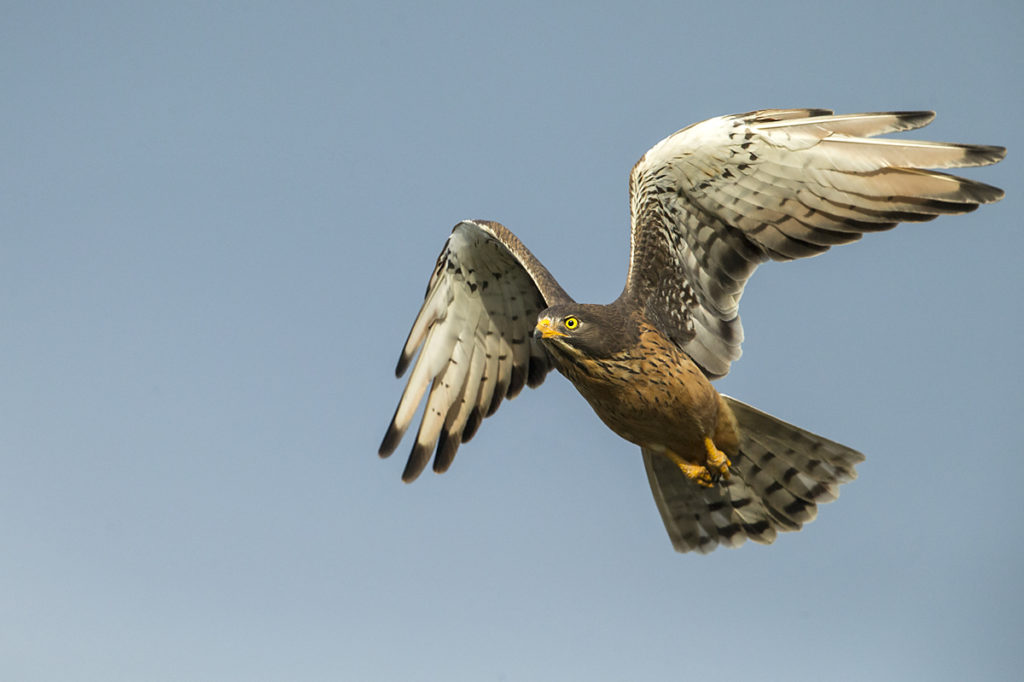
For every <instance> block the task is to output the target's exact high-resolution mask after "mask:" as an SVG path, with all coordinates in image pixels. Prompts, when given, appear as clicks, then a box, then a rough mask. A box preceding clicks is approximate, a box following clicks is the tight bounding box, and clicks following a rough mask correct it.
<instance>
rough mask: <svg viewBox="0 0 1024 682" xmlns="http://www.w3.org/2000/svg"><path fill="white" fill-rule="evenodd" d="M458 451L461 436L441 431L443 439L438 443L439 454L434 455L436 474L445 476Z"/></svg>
mask: <svg viewBox="0 0 1024 682" xmlns="http://www.w3.org/2000/svg"><path fill="white" fill-rule="evenodd" d="M458 449H459V434H457V433H452V434H449V433H448V431H441V438H440V440H438V441H437V452H436V453H435V454H434V473H438V474H443V473H444V472H446V471H448V467H450V466H451V465H452V462H453V461H454V460H455V453H456V451H457V450H458Z"/></svg>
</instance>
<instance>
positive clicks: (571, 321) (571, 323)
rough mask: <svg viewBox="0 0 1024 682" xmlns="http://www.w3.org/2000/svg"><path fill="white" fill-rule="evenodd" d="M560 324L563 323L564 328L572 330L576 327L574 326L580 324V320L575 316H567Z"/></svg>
mask: <svg viewBox="0 0 1024 682" xmlns="http://www.w3.org/2000/svg"><path fill="white" fill-rule="evenodd" d="M562 324H564V325H565V328H566V329H568V330H569V331H572V330H573V329H576V327H578V326H580V321H579V320H577V319H576V318H575V317H567V318H565V319H564V320H562Z"/></svg>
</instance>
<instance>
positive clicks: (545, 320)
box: [533, 317, 568, 339]
mask: <svg viewBox="0 0 1024 682" xmlns="http://www.w3.org/2000/svg"><path fill="white" fill-rule="evenodd" d="M553 336H568V334H564V333H562V332H560V331H558V330H557V329H555V328H554V327H553V326H552V323H551V318H550V317H542V318H541V319H540V320H538V321H537V326H536V327H534V328H533V338H535V339H550V338H551V337H553Z"/></svg>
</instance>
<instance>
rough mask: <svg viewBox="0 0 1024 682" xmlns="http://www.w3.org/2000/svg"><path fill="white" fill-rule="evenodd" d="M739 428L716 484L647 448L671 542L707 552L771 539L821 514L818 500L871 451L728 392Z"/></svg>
mask: <svg viewBox="0 0 1024 682" xmlns="http://www.w3.org/2000/svg"><path fill="white" fill-rule="evenodd" d="M722 398H723V399H724V400H725V402H726V404H727V405H728V406H729V407H730V408H731V409H732V411H733V414H734V415H735V416H736V420H737V422H738V423H739V429H740V434H741V435H740V448H739V453H738V454H737V455H735V456H733V457H732V466H731V468H730V471H731V475H730V476H729V477H728V478H723V479H721V480H719V481H718V482H717V483H716V484H714V485H713V486H712V487H710V488H708V487H703V486H701V485H698V484H697V483H695V482H694V481H692V480H690V479H688V478H687V477H686V476H685V475H684V474H683V473H682V472H681V471H680V470H679V468H678V467H677V466H676V465H675V464H674V463H673V462H672V461H671V460H670V459H669V458H667V457H665V456H662V455H659V454H657V453H655V452H653V451H650V450H647V449H644V450H643V455H644V465H645V466H646V467H647V476H648V480H649V481H650V484H651V491H652V492H653V493H654V500H655V502H656V503H657V505H658V511H660V512H661V517H662V520H663V521H664V522H665V528H666V530H668V534H669V537H670V538H671V539H672V545H673V546H674V547H675V548H676V550H677V551H679V552H691V551H696V552H700V553H701V554H706V553H708V552H710V551H712V550H713V549H715V548H716V547H717V546H718V545H723V546H725V547H739V546H740V545H742V544H743V543H744V542H746V541H747V539H748V538H749V539H750V540H753V541H754V542H759V543H762V544H769V543H771V542H773V541H774V540H775V536H776V535H777V534H778V533H780V532H783V531H791V530H800V528H801V527H802V526H803V525H804V524H805V523H809V522H811V521H813V520H814V517H815V516H817V513H818V506H817V505H818V504H823V503H825V502H831V501H832V500H834V499H836V498H837V497H839V486H840V485H841V484H843V483H846V482H848V481H852V480H853V479H855V478H856V477H857V472H856V471H855V470H854V467H855V466H856V465H857V464H858V463H859V462H862V461H864V455H862V454H861V453H859V452H857V451H856V450H852V449H850V448H848V447H846V446H845V445H840V444H839V443H836V442H834V441H831V440H828V439H827V438H823V437H821V436H818V435H816V434H813V433H811V432H809V431H805V430H804V429H801V428H799V427H796V426H793V425H792V424H787V423H786V422H784V421H782V420H780V419H776V418H775V417H772V416H771V415H769V414H765V413H764V412H761V411H760V410H757V409H755V408H753V407H751V406H750V405H747V404H745V403H742V402H740V401H738V400H735V399H733V398H730V397H729V396H722Z"/></svg>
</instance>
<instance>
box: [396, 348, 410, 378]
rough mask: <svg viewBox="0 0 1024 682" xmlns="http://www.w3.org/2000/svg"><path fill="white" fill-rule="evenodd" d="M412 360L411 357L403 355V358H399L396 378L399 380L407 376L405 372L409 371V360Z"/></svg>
mask: <svg viewBox="0 0 1024 682" xmlns="http://www.w3.org/2000/svg"><path fill="white" fill-rule="evenodd" d="M411 359H412V356H411V355H406V354H405V353H402V356H401V357H400V358H398V364H397V365H395V376H396V377H397V378H399V379H401V378H402V375H403V374H405V370H407V369H409V360H411Z"/></svg>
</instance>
